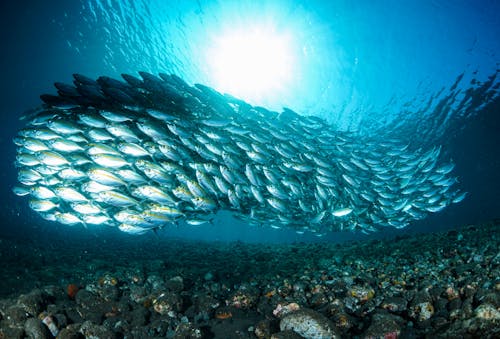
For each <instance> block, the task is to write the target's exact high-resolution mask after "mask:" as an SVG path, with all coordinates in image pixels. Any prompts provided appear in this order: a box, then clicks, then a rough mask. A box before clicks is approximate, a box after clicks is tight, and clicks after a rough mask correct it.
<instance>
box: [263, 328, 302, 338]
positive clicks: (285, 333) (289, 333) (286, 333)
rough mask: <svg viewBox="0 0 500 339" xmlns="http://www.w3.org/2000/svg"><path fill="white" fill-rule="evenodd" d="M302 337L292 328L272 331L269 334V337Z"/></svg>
mask: <svg viewBox="0 0 500 339" xmlns="http://www.w3.org/2000/svg"><path fill="white" fill-rule="evenodd" d="M303 338H304V337H303V336H301V335H299V334H297V333H296V332H294V331H292V330H286V331H281V332H278V333H274V334H273V335H272V336H271V339H303Z"/></svg>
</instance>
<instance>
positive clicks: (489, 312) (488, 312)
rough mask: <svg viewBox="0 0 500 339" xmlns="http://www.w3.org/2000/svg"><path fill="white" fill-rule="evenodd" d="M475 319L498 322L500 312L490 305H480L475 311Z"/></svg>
mask: <svg viewBox="0 0 500 339" xmlns="http://www.w3.org/2000/svg"><path fill="white" fill-rule="evenodd" d="M474 312H475V313H476V317H478V318H480V319H485V320H500V312H499V311H498V310H497V309H496V308H495V307H494V306H493V305H491V304H487V303H485V304H481V305H479V306H478V307H477V308H476V310H475V311H474Z"/></svg>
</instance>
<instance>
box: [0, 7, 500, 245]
mask: <svg viewBox="0 0 500 339" xmlns="http://www.w3.org/2000/svg"><path fill="white" fill-rule="evenodd" d="M230 3H231V4H230V5H228V4H227V2H225V1H220V2H218V1H182V2H181V1H175V2H174V1H132V0H130V1H95V0H90V1H84V0H81V1H62V0H55V1H50V2H46V1H23V2H22V3H18V2H14V1H4V2H2V3H1V4H0V19H1V21H0V22H1V23H2V25H1V28H0V34H1V42H2V49H1V53H0V66H1V70H2V77H1V80H0V99H1V100H0V116H1V117H2V124H1V126H0V129H1V131H0V150H1V152H2V161H1V170H0V182H1V186H0V188H1V189H0V202H1V207H0V223H1V225H0V236H2V237H13V238H28V239H32V240H36V241H47V242H54V241H56V242H57V239H58V237H72V236H73V237H75V238H76V239H78V236H80V235H82V232H84V233H85V234H87V233H91V234H96V235H97V236H99V237H109V238H113V237H114V236H115V235H116V234H115V233H114V232H111V233H110V232H109V230H108V231H107V232H106V234H103V232H102V231H100V230H82V229H81V228H80V227H68V226H63V225H59V224H55V223H50V222H47V221H44V220H42V219H41V218H40V217H39V216H37V215H36V214H35V213H34V212H32V211H31V210H30V209H29V208H28V204H27V201H26V199H23V198H20V197H16V196H15V195H14V194H13V193H12V192H11V188H12V186H13V185H14V184H15V182H16V169H15V168H14V166H13V162H14V157H15V146H14V145H13V143H12V138H13V137H14V136H15V135H16V133H17V131H18V129H20V128H21V127H22V125H23V123H22V122H21V121H19V120H18V118H19V117H20V116H21V115H22V113H23V111H25V110H26V109H29V108H33V107H36V106H38V105H39V104H40V103H41V102H40V100H39V95H40V94H42V93H55V90H54V88H53V82H55V81H62V82H70V81H71V74H73V73H81V74H86V75H88V76H92V77H97V76H99V75H108V76H114V77H118V76H119V74H120V73H124V72H128V73H132V74H135V72H136V71H139V70H144V71H149V72H152V73H158V72H167V73H168V72H173V73H176V74H178V75H180V76H181V77H183V78H184V79H186V80H187V81H188V82H189V83H191V84H192V83H195V82H200V83H204V84H207V85H210V86H214V87H216V84H215V82H214V81H213V79H212V78H211V74H210V70H209V69H208V68H207V61H206V56H205V53H204V48H208V47H207V46H208V45H209V44H210V41H211V40H210V37H211V36H213V35H217V34H219V32H220V31H221V30H222V29H223V28H224V29H227V28H228V27H229V28H231V27H233V26H234V27H236V26H241V25H243V26H245V25H247V26H248V25H251V24H252V22H254V21H255V22H261V21H262V20H273V21H274V22H275V24H276V27H277V28H278V29H280V30H285V31H286V30H289V31H291V32H292V34H293V35H294V37H296V40H297V41H296V47H297V51H298V53H299V54H298V55H299V56H300V57H299V60H298V63H297V65H296V66H295V68H294V69H293V76H292V77H291V82H290V83H288V84H286V86H284V89H282V90H281V92H280V93H279V94H276V93H263V94H261V96H260V97H258V98H245V97H243V99H245V100H248V101H250V102H251V103H252V104H259V105H263V106H266V107H270V108H273V109H279V108H280V107H281V106H288V107H290V108H292V109H294V110H296V111H298V112H299V113H301V114H307V115H317V116H321V117H323V118H326V119H327V120H328V121H330V122H331V123H332V124H334V125H336V126H338V128H339V129H349V130H356V131H358V132H359V133H360V134H361V135H366V134H370V133H380V131H383V132H384V133H383V134H381V135H380V137H381V139H383V138H385V137H399V138H401V139H403V140H409V141H411V142H413V143H415V144H416V145H418V146H422V147H429V148H430V147H432V145H435V144H442V145H443V151H444V152H443V153H444V156H445V158H448V159H449V158H452V159H453V160H454V161H455V162H456V169H455V174H456V175H457V176H459V178H460V183H459V185H460V187H461V188H462V189H463V190H466V191H468V192H469V195H468V197H467V198H466V199H465V200H464V201H463V202H462V203H460V204H456V205H453V206H450V207H448V208H446V209H445V210H444V211H442V212H439V213H437V214H434V215H431V216H429V217H428V218H427V219H425V220H423V221H420V222H417V223H414V224H412V225H411V226H410V227H409V228H408V229H406V230H403V231H400V232H419V231H433V230H439V229H445V228H453V227H456V226H458V225H463V224H468V223H479V222H481V221H485V220H488V219H491V218H497V217H499V216H500V199H498V196H499V193H500V151H499V147H500V96H499V88H498V87H499V83H500V79H499V78H498V75H497V73H498V71H499V69H500V39H499V38H498V37H499V36H500V3H499V2H498V1H480V2H477V1H376V2H373V1H356V2H354V3H353V2H351V1H325V2H324V3H323V2H321V1H304V2H303V3H302V2H299V1H270V2H269V1H241V2H238V1H235V2H230ZM457 79H459V80H457ZM220 90H227V89H224V88H221V89H220ZM173 234H175V235H181V236H183V237H194V238H201V239H209V240H212V239H219V240H236V239H237V240H243V241H301V240H305V241H312V240H316V239H312V238H310V237H304V236H298V235H296V234H295V233H294V232H286V231H276V230H258V229H252V228H250V227H248V226H246V225H244V224H241V223H239V222H236V221H235V220H233V219H231V218H230V217H229V216H227V215H222V216H219V217H218V218H217V219H216V220H215V225H214V226H207V227H203V228H184V229H181V230H169V231H165V232H163V234H161V235H160V237H161V236H163V235H166V236H171V235H173ZM377 236H380V235H377ZM360 237H361V236H360V235H357V234H355V235H352V234H340V235H339V234H334V235H329V236H327V237H324V238H322V239H321V240H322V241H323V240H329V241H343V240H346V239H353V238H356V239H357V238H360Z"/></svg>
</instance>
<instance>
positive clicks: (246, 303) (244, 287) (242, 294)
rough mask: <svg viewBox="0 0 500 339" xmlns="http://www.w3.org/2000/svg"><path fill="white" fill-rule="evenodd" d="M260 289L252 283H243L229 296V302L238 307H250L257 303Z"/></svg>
mask: <svg viewBox="0 0 500 339" xmlns="http://www.w3.org/2000/svg"><path fill="white" fill-rule="evenodd" d="M259 294H260V291H259V289H258V288H256V287H255V286H252V285H250V284H241V286H240V287H239V288H238V289H237V290H236V291H234V292H233V293H232V294H231V296H230V297H229V299H228V301H227V304H228V305H230V306H233V307H236V308H242V309H248V308H251V307H253V306H254V305H255V304H257V301H258V299H259Z"/></svg>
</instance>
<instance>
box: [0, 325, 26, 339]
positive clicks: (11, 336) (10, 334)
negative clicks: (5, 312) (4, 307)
mask: <svg viewBox="0 0 500 339" xmlns="http://www.w3.org/2000/svg"><path fill="white" fill-rule="evenodd" d="M0 338H5V339H24V338H25V336H24V329H23V328H20V327H2V328H0Z"/></svg>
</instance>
